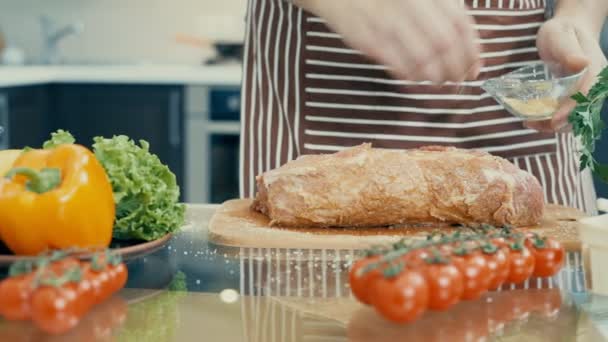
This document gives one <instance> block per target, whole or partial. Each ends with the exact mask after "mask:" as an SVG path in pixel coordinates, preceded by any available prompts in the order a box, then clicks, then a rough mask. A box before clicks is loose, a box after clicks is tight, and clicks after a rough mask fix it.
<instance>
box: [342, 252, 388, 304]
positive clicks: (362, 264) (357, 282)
mask: <svg viewBox="0 0 608 342" xmlns="http://www.w3.org/2000/svg"><path fill="white" fill-rule="evenodd" d="M378 260H380V256H372V257H367V258H363V259H359V260H357V262H355V263H354V264H353V266H352V267H351V269H350V273H349V274H348V278H349V283H350V289H351V291H352V292H353V295H355V298H357V299H358V300H359V301H360V302H361V303H364V304H367V305H369V304H371V289H372V287H373V284H374V282H375V281H376V279H379V278H380V277H382V272H381V270H380V269H379V268H375V269H372V270H369V271H368V272H366V273H363V270H364V269H365V268H366V267H367V266H368V265H370V264H372V263H375V262H376V261H378Z"/></svg>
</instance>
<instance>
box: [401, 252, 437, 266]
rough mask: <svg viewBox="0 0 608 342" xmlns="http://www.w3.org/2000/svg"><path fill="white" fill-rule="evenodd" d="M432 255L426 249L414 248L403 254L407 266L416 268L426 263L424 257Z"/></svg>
mask: <svg viewBox="0 0 608 342" xmlns="http://www.w3.org/2000/svg"><path fill="white" fill-rule="evenodd" d="M431 256H432V254H431V252H430V251H428V250H427V249H416V250H413V251H411V252H409V253H407V254H406V255H404V256H403V260H404V261H405V265H406V266H407V267H408V268H418V267H422V266H425V265H426V259H428V258H430V257H431Z"/></svg>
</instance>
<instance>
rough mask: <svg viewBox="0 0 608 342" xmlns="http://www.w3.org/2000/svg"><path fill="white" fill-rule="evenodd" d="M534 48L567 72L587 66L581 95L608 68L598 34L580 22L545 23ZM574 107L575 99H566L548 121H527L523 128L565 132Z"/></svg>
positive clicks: (544, 59)
mask: <svg viewBox="0 0 608 342" xmlns="http://www.w3.org/2000/svg"><path fill="white" fill-rule="evenodd" d="M536 46H537V47H538V53H539V55H540V57H541V59H542V60H543V61H545V62H547V63H554V64H557V65H559V66H560V67H561V68H564V69H565V70H566V71H568V72H573V73H574V72H577V71H580V70H582V69H584V68H585V67H586V68H587V70H586V72H585V75H583V77H582V79H581V80H580V82H579V90H580V91H581V92H583V93H584V94H586V93H587V92H588V91H589V88H591V86H593V84H594V83H595V81H596V77H597V75H598V74H599V73H600V71H602V69H603V68H604V67H605V66H606V65H607V62H606V56H604V53H603V52H602V49H601V47H600V45H599V33H595V32H593V31H592V30H591V29H589V28H588V27H586V24H585V23H584V22H583V20H577V19H575V18H567V17H555V18H553V19H551V20H549V21H547V22H546V23H545V24H543V26H541V28H540V30H539V32H538V37H537V40H536ZM574 106H575V102H574V100H571V99H566V100H564V101H562V103H561V104H560V107H559V109H558V110H557V112H556V113H555V114H554V116H553V118H552V119H551V120H545V121H527V122H525V126H526V127H529V128H533V129H536V130H538V131H542V132H558V131H565V130H568V129H569V125H568V116H569V115H570V112H572V110H573V109H574Z"/></svg>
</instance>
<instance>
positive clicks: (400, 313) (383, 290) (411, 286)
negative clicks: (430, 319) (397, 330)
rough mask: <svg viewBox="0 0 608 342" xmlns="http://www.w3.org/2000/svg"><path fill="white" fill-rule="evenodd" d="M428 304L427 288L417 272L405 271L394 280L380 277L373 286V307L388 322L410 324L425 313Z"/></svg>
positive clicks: (420, 274) (420, 273)
mask: <svg viewBox="0 0 608 342" xmlns="http://www.w3.org/2000/svg"><path fill="white" fill-rule="evenodd" d="M428 302H429V287H428V285H427V283H426V279H425V278H424V275H423V274H422V272H420V271H419V270H416V269H406V270H404V271H403V272H402V273H401V274H399V275H398V276H396V277H394V278H386V277H381V278H379V279H377V280H376V282H375V284H374V297H373V304H374V307H375V308H376V310H377V311H378V312H379V313H380V314H381V315H382V316H383V317H384V318H386V319H388V320H390V321H393V322H398V323H405V322H411V321H413V320H415V319H417V318H418V317H420V316H421V315H422V314H423V313H424V312H425V311H426V308H427V305H428Z"/></svg>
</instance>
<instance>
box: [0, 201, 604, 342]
mask: <svg viewBox="0 0 608 342" xmlns="http://www.w3.org/2000/svg"><path fill="white" fill-rule="evenodd" d="M213 209H214V207H213V206H200V205H199V206H189V210H188V220H189V222H190V223H191V224H190V225H188V226H187V227H186V228H184V230H182V231H181V232H179V233H177V234H176V235H175V236H174V237H173V238H172V239H171V240H170V241H169V242H168V243H167V244H166V245H164V246H163V247H162V248H160V249H158V250H153V251H150V253H148V254H142V255H139V256H138V257H136V258H133V259H130V260H129V261H128V267H129V272H130V273H129V281H128V284H127V288H126V289H124V290H123V291H121V293H120V296H117V297H115V298H113V300H112V301H111V302H108V303H107V305H104V306H99V307H98V308H96V309H95V311H94V312H92V313H91V314H90V315H88V316H87V317H86V319H85V320H84V321H83V324H82V325H79V326H78V328H77V329H75V330H74V331H72V332H71V333H70V334H69V335H68V336H62V338H58V337H54V338H49V337H48V336H41V335H36V334H37V333H38V332H36V330H35V329H33V328H32V327H31V325H28V324H27V323H15V322H6V321H0V341H4V340H7V341H19V340H21V341H34V340H42V339H45V340H46V339H47V338H49V340H57V341H65V340H72V341H82V340H87V341H102V340H103V341H107V340H115V341H201V340H205V341H247V342H257V341H260V342H273V341H277V342H279V341H280V342H283V341H391V342H392V341H402V340H404V341H457V342H458V341H482V340H483V341H492V340H497V341H601V340H603V337H602V335H601V330H602V326H603V323H602V322H603V321H606V322H608V314H606V313H607V312H608V299H602V298H599V297H596V296H592V295H589V294H588V293H587V292H585V285H586V284H585V277H584V269H583V267H582V266H581V257H580V255H579V254H578V253H573V254H570V255H569V256H568V259H567V264H566V267H565V268H564V270H562V272H561V273H560V274H559V275H557V276H556V277H553V278H551V279H540V280H533V281H529V282H527V283H526V284H524V285H522V286H521V287H522V289H511V288H510V287H504V288H502V289H501V291H499V292H493V293H489V294H487V295H485V296H484V297H482V299H480V300H477V301H470V302H463V303H460V304H458V305H456V306H455V307H453V308H452V309H450V310H449V311H446V312H441V313H437V312H429V313H427V314H425V315H424V316H423V317H422V318H421V319H419V320H418V321H415V322H413V323H411V324H406V325H396V324H392V323H389V322H387V321H384V320H383V319H382V318H381V317H380V316H378V315H377V314H376V313H375V312H374V310H373V309H371V308H369V307H365V306H363V305H361V304H359V303H358V302H357V301H356V300H355V299H353V298H352V295H351V293H350V289H349V286H348V281H347V275H348V268H349V266H350V265H351V263H352V260H353V258H355V257H356V256H357V252H356V251H353V250H310V249H295V250H294V249H280V248H279V249H277V248H272V249H268V248H234V247H222V246H217V245H213V244H211V243H209V242H208V241H207V222H208V220H209V218H210V217H211V215H212V213H213ZM524 288H527V289H524ZM560 288H562V289H560ZM564 288H567V289H569V290H563V289H564ZM85 322H88V323H86V324H85ZM38 334H39V333H38Z"/></svg>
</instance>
